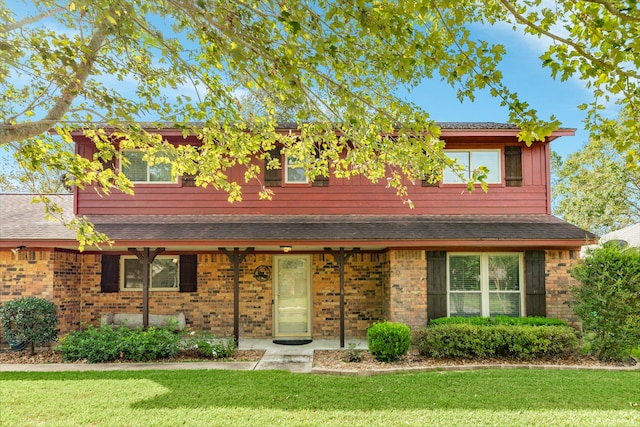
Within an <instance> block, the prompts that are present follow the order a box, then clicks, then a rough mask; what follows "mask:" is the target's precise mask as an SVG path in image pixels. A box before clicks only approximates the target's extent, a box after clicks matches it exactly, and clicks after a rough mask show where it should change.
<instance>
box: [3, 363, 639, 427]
mask: <svg viewBox="0 0 640 427" xmlns="http://www.w3.org/2000/svg"><path fill="white" fill-rule="evenodd" d="M0 407H1V410H0V425H3V426H17V425H20V426H31V425H46V426H69V425H83V426H85V425H92V426H94V425H95V426H121V425H122V426H125V425H126V426H138V425H140V426H142V425H144V426H175V425H188V426H200V425H202V426H239V425H259V426H268V425H287V426H318V425H322V426H356V425H363V426H364V425H366V426H396V425H402V426H406V425H409V426H411V425H415V426H430V425H433V426H439V425H447V426H448V425H473V426H474V427H476V426H488V425H490V426H501V425H504V426H516V425H522V426H525V425H526V426H585V425H589V426H597V425H603V426H638V425H640V371H626V372H607V371H588V370H576V371H561V370H538V369H530V370H524V369H523V370H519V369H518V370H513V369H503V370H496V369H491V370H478V371H466V372H455V371H443V372H428V373H417V374H396V375H381V376H373V377H352V376H346V377H341V376H328V375H311V374H291V373H288V372H280V371H251V372H243V371H136V372H131V371H129V372H127V371H116V372H61V373H13V372H11V373H2V374H0Z"/></svg>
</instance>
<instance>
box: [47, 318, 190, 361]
mask: <svg viewBox="0 0 640 427" xmlns="http://www.w3.org/2000/svg"><path fill="white" fill-rule="evenodd" d="M58 349H59V350H60V351H61V353H62V357H63V359H64V360H66V361H76V360H86V361H87V362H89V363H101V362H112V361H114V360H118V359H120V360H131V361H136V362H141V361H148V360H156V359H161V358H165V357H171V356H173V355H175V354H176V353H177V352H178V350H179V349H180V337H179V336H178V335H176V334H174V333H173V332H172V330H171V329H170V328H148V329H143V328H137V329H128V328H125V327H119V328H113V327H111V326H107V325H105V326H101V327H99V328H95V327H93V326H89V327H88V328H87V329H86V330H84V331H76V332H71V333H69V334H67V335H65V336H64V337H62V339H61V340H60V345H59V346H58Z"/></svg>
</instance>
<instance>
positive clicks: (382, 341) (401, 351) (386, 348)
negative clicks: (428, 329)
mask: <svg viewBox="0 0 640 427" xmlns="http://www.w3.org/2000/svg"><path fill="white" fill-rule="evenodd" d="M367 342H368V345H369V351H370V352H371V354H373V356H374V357H375V358H376V359H377V360H380V361H382V362H393V361H395V360H398V359H399V358H400V357H402V356H404V355H405V354H407V352H408V351H409V347H410V346H411V331H410V330H409V327H408V326H407V325H405V324H403V323H392V322H382V323H376V324H374V325H373V326H371V327H370V328H369V330H368V331H367Z"/></svg>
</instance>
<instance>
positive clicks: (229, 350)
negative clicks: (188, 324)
mask: <svg viewBox="0 0 640 427" xmlns="http://www.w3.org/2000/svg"><path fill="white" fill-rule="evenodd" d="M183 348H184V349H185V350H192V351H195V352H196V353H197V354H198V355H200V356H203V357H209V358H213V359H224V358H226V357H231V356H233V353H234V352H235V351H236V343H235V340H234V338H233V337H229V338H216V337H215V336H213V335H211V334H208V333H205V332H203V333H201V334H199V335H195V334H194V335H189V336H188V337H187V338H186V339H185V340H184V342H183Z"/></svg>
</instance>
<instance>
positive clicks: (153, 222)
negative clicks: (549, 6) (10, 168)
mask: <svg viewBox="0 0 640 427" xmlns="http://www.w3.org/2000/svg"><path fill="white" fill-rule="evenodd" d="M55 197H56V199H55V200H56V202H57V203H59V204H60V206H61V207H62V208H63V209H64V210H65V212H72V209H73V196H72V195H62V196H55ZM32 199H33V195H22V194H20V195H17V194H12V195H7V194H3V195H0V240H66V239H70V240H73V239H75V233H74V232H73V231H70V230H68V229H67V228H66V227H64V226H63V225H61V224H59V223H57V222H52V221H47V220H45V218H44V213H43V210H42V205H40V204H33V203H31V200H32ZM88 219H89V220H90V221H92V222H93V223H94V224H95V225H96V228H97V229H98V230H99V231H102V232H104V233H106V234H107V235H108V236H109V237H110V238H111V239H113V240H128V241H132V240H133V241H135V240H141V241H144V240H166V241H179V240H192V241H206V240H215V241H234V240H238V241H255V242H256V243H259V242H260V241H274V240H283V241H291V240H295V241H300V242H304V241H329V240H330V241H336V242H340V241H349V240H358V241H371V242H372V243H373V242H383V241H406V242H410V241H437V240H467V241H478V240H501V241H505V240H506V241H508V240H514V241H516V240H520V241H521V240H524V241H531V242H533V241H536V240H573V241H576V244H577V245H580V244H582V243H583V242H585V241H586V240H587V239H593V238H595V237H596V236H594V235H593V234H591V233H588V232H586V231H584V230H582V229H580V228H578V227H576V226H574V225H572V224H569V223H567V222H565V221H562V220H561V219H558V218H556V217H554V216H552V215H386V216H378V215H295V216H294V215H279V216H269V215H94V216H90V217H89V218H88Z"/></svg>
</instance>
